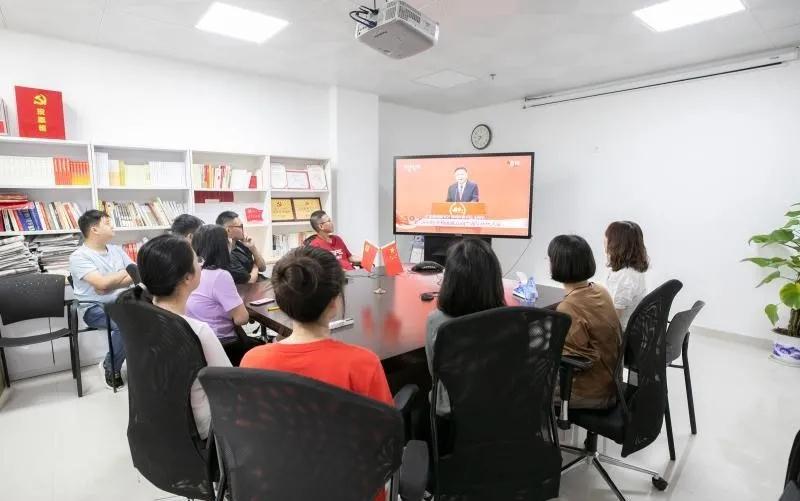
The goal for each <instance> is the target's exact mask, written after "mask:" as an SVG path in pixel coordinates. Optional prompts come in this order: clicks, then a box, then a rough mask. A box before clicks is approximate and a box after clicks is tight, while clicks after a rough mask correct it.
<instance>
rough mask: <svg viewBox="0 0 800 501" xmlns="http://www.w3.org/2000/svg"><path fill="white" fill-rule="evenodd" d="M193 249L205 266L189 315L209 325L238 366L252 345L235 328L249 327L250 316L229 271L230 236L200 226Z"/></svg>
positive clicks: (189, 304)
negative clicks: (241, 339) (244, 341)
mask: <svg viewBox="0 0 800 501" xmlns="http://www.w3.org/2000/svg"><path fill="white" fill-rule="evenodd" d="M192 247H194V250H195V252H197V256H198V257H199V258H200V259H202V260H203V263H202V271H201V274H200V285H199V286H198V287H197V289H195V291H194V292H192V295H191V296H189V301H188V302H187V303H186V312H187V315H189V316H190V317H192V318H196V319H197V320H201V321H203V322H206V323H207V324H208V325H210V326H211V328H212V329H214V333H215V334H216V335H217V337H218V338H219V340H220V341H221V342H222V346H223V347H224V348H225V352H226V353H227V354H228V357H229V358H230V360H231V362H232V363H233V365H239V362H240V361H241V359H242V356H244V354H245V352H246V351H247V350H248V349H250V348H252V345H247V346H245V345H244V344H245V343H242V342H241V341H240V338H239V336H238V335H237V334H236V331H235V330H234V329H235V328H236V326H239V325H244V324H246V323H247V322H248V321H249V320H250V315H249V314H248V313H247V308H246V307H245V305H244V301H243V300H242V298H241V296H239V293H238V292H237V291H236V284H234V283H233V277H231V274H230V272H228V270H227V268H228V264H229V263H230V258H231V257H230V251H229V248H228V233H227V232H226V231H225V228H223V227H222V226H217V225H215V224H207V225H205V226H201V227H200V229H198V230H197V231H196V232H195V234H194V236H193V237H192Z"/></svg>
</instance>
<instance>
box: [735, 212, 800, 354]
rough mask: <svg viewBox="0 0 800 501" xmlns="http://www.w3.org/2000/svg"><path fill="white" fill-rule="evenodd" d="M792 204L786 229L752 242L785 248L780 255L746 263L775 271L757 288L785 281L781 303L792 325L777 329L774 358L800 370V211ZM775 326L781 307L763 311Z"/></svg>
mask: <svg viewBox="0 0 800 501" xmlns="http://www.w3.org/2000/svg"><path fill="white" fill-rule="evenodd" d="M796 206H800V203H796V204H794V205H792V209H790V210H789V212H787V213H786V217H787V218H789V220H788V221H787V222H786V224H785V225H783V227H781V228H778V229H777V230H775V231H773V232H772V233H768V234H764V235H754V236H753V237H752V238H751V239H750V243H756V244H761V247H766V246H773V247H778V248H782V249H783V252H781V253H780V254H781V255H779V256H775V257H750V258H747V259H745V260H744V261H749V262H751V263H754V264H755V265H757V266H760V267H761V268H767V269H770V270H772V271H771V272H770V273H769V274H768V275H767V276H766V277H764V279H763V280H762V281H761V283H759V284H758V286H757V287H761V286H762V285H764V284H768V283H770V282H772V281H773V280H785V281H786V283H785V284H784V285H783V286H782V287H781V288H780V291H779V293H778V294H779V297H780V303H781V304H783V305H785V306H786V307H787V308H789V324H788V325H787V327H786V328H775V329H773V331H774V332H775V333H776V334H777V337H776V338H775V345H774V347H773V350H772V358H773V359H775V360H778V361H780V362H784V363H787V364H789V365H794V366H797V367H800V210H794V207H796ZM764 313H766V314H767V317H768V318H769V321H770V322H772V325H773V326H774V325H775V324H777V323H778V304H768V305H767V306H766V307H765V308H764Z"/></svg>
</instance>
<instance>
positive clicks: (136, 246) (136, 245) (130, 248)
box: [122, 238, 147, 263]
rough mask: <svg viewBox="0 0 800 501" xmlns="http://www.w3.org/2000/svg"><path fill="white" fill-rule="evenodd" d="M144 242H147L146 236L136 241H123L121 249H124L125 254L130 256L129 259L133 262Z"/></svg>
mask: <svg viewBox="0 0 800 501" xmlns="http://www.w3.org/2000/svg"><path fill="white" fill-rule="evenodd" d="M145 242H147V238H143V239H141V240H139V241H138V242H127V243H124V244H122V250H123V251H125V254H127V255H128V257H129V258H131V261H133V262H134V263H135V262H136V258H137V257H138V255H139V250H140V249H141V248H142V245H144V244H145Z"/></svg>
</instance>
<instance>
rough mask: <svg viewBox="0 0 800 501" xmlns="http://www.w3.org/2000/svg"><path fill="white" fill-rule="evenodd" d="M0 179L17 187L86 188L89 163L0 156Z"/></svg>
mask: <svg viewBox="0 0 800 501" xmlns="http://www.w3.org/2000/svg"><path fill="white" fill-rule="evenodd" d="M0 179H13V180H14V184H17V185H19V186H53V185H57V186H76V185H77V186H88V185H89V182H90V181H89V162H87V161H84V160H72V159H70V158H65V157H19V156H0Z"/></svg>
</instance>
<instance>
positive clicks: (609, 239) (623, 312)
mask: <svg viewBox="0 0 800 501" xmlns="http://www.w3.org/2000/svg"><path fill="white" fill-rule="evenodd" d="M606 256H607V258H608V267H609V268H611V271H610V272H609V273H608V279H607V280H606V286H607V287H608V292H609V293H610V294H611V297H612V299H613V300H614V308H615V309H616V310H617V315H619V321H620V323H621V324H622V329H623V330H625V328H626V327H627V326H628V320H629V319H630V317H631V314H632V313H633V310H635V309H636V306H638V305H639V302H640V301H641V300H642V298H644V296H645V295H647V284H646V282H645V273H646V272H647V268H648V267H649V259H648V257H647V248H646V247H645V246H644V235H643V234H642V229H641V228H640V227H639V225H638V224H636V223H634V222H633V221H614V222H613V223H611V224H610V225H608V228H606Z"/></svg>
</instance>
